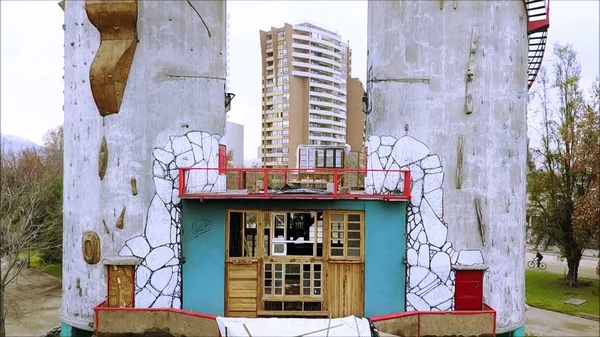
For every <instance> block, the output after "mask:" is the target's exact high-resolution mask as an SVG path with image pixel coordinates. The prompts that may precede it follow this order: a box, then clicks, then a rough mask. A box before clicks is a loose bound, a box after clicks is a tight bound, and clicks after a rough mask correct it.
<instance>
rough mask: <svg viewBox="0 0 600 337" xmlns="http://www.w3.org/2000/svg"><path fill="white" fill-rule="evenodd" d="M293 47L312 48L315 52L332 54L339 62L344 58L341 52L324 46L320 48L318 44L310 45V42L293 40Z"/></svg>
mask: <svg viewBox="0 0 600 337" xmlns="http://www.w3.org/2000/svg"><path fill="white" fill-rule="evenodd" d="M292 48H297V49H304V50H310V51H313V52H315V53H321V54H326V55H330V56H333V57H334V59H335V60H336V61H338V62H340V61H341V60H342V55H341V53H336V52H334V51H331V50H327V49H323V48H319V47H317V46H311V45H308V44H302V43H293V42H292Z"/></svg>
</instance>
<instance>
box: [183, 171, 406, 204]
mask: <svg viewBox="0 0 600 337" xmlns="http://www.w3.org/2000/svg"><path fill="white" fill-rule="evenodd" d="M388 176H389V178H388ZM373 177H378V178H377V179H378V180H379V179H390V178H393V179H396V181H398V184H397V188H396V189H394V190H392V191H390V190H386V191H385V192H384V191H381V192H375V191H374V190H373V188H365V181H370V180H372V179H373ZM178 184H179V185H178V186H179V197H180V198H182V199H200V200H203V199H379V200H387V201H393V200H409V199H410V171H408V170H366V169H327V168H321V169H288V168H221V169H219V168H202V167H196V168H181V169H179V182H178Z"/></svg>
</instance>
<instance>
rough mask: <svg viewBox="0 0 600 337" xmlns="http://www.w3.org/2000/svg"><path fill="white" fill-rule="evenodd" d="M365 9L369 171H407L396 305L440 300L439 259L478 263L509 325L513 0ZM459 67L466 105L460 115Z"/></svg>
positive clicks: (513, 212) (520, 175)
mask: <svg viewBox="0 0 600 337" xmlns="http://www.w3.org/2000/svg"><path fill="white" fill-rule="evenodd" d="M441 5H443V8H442V9H441V8H440V6H441ZM368 8H369V9H368V53H369V54H368V55H369V56H368V62H369V65H368V83H367V90H368V93H369V99H370V102H371V107H370V109H371V112H370V114H369V115H368V121H367V133H368V135H369V138H368V141H369V144H368V148H369V151H368V152H369V156H368V164H369V168H374V169H376V168H387V169H394V168H396V169H397V168H410V169H411V170H412V181H413V184H412V186H413V190H412V199H411V206H410V208H409V210H408V224H407V247H408V251H407V259H408V263H409V268H408V278H407V309H408V310H448V309H451V307H452V303H453V302H452V296H453V292H454V275H453V272H451V271H450V266H451V264H462V265H477V264H482V263H485V265H487V266H488V267H489V270H488V271H487V273H486V277H485V290H484V297H485V301H486V302H487V303H488V304H490V305H491V306H492V307H494V308H495V309H496V310H497V311H498V317H497V322H498V332H499V333H501V332H504V331H509V330H513V329H515V328H517V327H519V326H521V325H523V324H524V322H525V295H524V290H525V289H524V267H523V263H524V244H525V222H526V221H525V198H526V195H525V174H526V155H527V151H526V150H527V149H526V146H527V138H526V137H527V124H526V99H527V81H526V75H527V33H526V21H527V19H526V17H525V9H524V6H523V3H522V2H521V1H508V0H506V1H483V0H481V1H369V7H368ZM471 49H473V51H474V54H473V55H472V56H471V61H469V57H470V56H469V55H470V51H471ZM469 67H471V69H472V71H473V82H472V89H470V93H471V94H472V97H473V112H472V113H471V114H467V113H466V112H465V110H466V109H465V107H466V103H465V102H466V96H467V93H468V90H467V89H466V88H467V85H466V77H467V69H468V68H469ZM460 136H462V137H463V138H464V147H463V151H462V158H463V159H462V161H463V163H462V186H461V187H460V188H458V187H457V183H456V180H457V179H456V175H457V167H459V165H458V163H457V160H458V157H459V155H458V152H459V151H458V142H459V137H460ZM398 180H399V176H398V175H393V174H392V173H388V175H387V176H386V175H385V174H380V175H378V174H371V175H370V176H369V177H368V178H367V179H366V183H367V185H369V186H370V187H369V190H370V192H371V193H385V192H386V190H387V189H390V190H393V189H394V188H396V187H397V186H398ZM475 198H480V200H481V214H482V222H483V223H484V224H485V226H484V228H485V233H484V237H485V245H484V244H483V243H482V239H481V236H480V234H479V226H478V220H477V215H476V210H475V201H474V200H475Z"/></svg>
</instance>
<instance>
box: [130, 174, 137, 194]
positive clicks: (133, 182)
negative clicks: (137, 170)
mask: <svg viewBox="0 0 600 337" xmlns="http://www.w3.org/2000/svg"><path fill="white" fill-rule="evenodd" d="M131 194H133V195H137V194H138V190H137V180H135V178H131Z"/></svg>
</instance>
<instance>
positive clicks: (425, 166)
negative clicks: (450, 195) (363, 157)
mask: <svg viewBox="0 0 600 337" xmlns="http://www.w3.org/2000/svg"><path fill="white" fill-rule="evenodd" d="M367 151H368V152H367V153H368V157H367V163H368V166H369V169H379V170H381V169H385V170H400V169H402V170H404V169H407V170H410V172H411V199H410V204H409V207H408V210H407V225H406V233H407V236H406V237H407V252H406V257H407V260H408V270H407V274H406V302H407V304H406V310H407V311H415V310H417V311H435V310H438V311H445V310H450V309H452V308H453V299H454V272H452V270H451V265H452V264H457V265H468V266H473V265H479V264H483V262H484V261H483V255H482V254H481V251H479V250H462V251H456V250H454V248H453V247H452V244H451V243H450V242H448V241H447V236H448V225H447V224H446V223H445V222H444V189H443V188H442V183H443V181H444V170H443V167H442V164H441V162H440V158H439V156H438V155H437V154H434V153H431V150H430V149H429V148H428V147H427V146H426V145H425V144H423V143H422V142H420V141H418V140H416V139H415V138H412V137H410V136H404V137H401V138H399V139H396V138H394V137H391V136H383V137H379V136H371V137H369V139H368V141H367ZM403 183H404V181H403V179H402V177H401V176H400V175H399V174H398V173H396V172H386V171H381V172H373V171H369V174H368V175H367V178H366V179H365V186H367V189H368V190H369V191H370V193H375V194H380V193H386V192H390V191H392V190H394V189H401V186H402V184H403Z"/></svg>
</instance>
